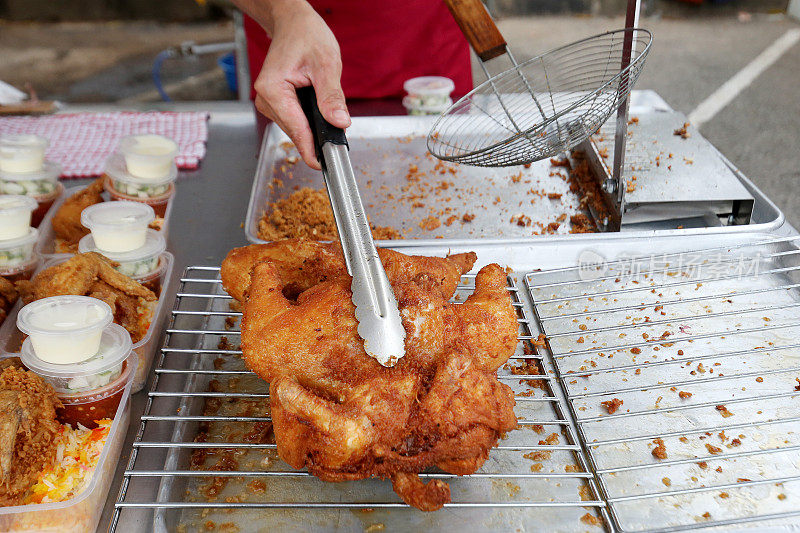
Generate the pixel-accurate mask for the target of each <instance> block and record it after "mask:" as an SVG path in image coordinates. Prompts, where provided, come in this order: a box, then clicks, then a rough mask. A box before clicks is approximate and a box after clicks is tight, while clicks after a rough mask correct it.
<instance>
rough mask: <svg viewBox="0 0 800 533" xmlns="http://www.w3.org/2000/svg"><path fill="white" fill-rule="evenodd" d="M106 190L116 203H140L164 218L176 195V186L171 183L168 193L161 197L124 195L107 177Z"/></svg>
mask: <svg viewBox="0 0 800 533" xmlns="http://www.w3.org/2000/svg"><path fill="white" fill-rule="evenodd" d="M104 185H105V190H106V192H108V195H109V196H110V197H111V200H114V201H119V200H123V201H127V202H140V203H143V204H147V205H149V206H150V207H152V208H153V211H155V214H156V216H157V217H161V218H164V217H166V216H167V206H168V205H169V201H170V200H171V199H172V197H173V196H174V195H175V184H174V183H170V184H169V187H168V188H167V191H166V192H165V193H164V194H162V195H159V196H150V197H144V198H142V197H140V196H130V195H128V194H123V193H121V192H119V191H117V190H116V189H115V188H114V185H113V182H112V180H111V178H110V177H109V176H108V175H106V179H105V182H104Z"/></svg>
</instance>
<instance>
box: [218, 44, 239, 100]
mask: <svg viewBox="0 0 800 533" xmlns="http://www.w3.org/2000/svg"><path fill="white" fill-rule="evenodd" d="M217 64H218V65H219V66H220V68H221V69H222V71H223V72H224V73H225V80H226V81H227V82H228V88H229V89H230V90H231V92H232V93H238V92H239V83H238V82H237V81H236V56H234V54H233V52H230V53H228V54H225V55H224V56H221V57H220V58H219V59H217Z"/></svg>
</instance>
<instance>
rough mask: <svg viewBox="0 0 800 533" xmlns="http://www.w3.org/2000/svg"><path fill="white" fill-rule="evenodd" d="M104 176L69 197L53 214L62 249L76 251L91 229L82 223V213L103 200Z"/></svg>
mask: <svg viewBox="0 0 800 533" xmlns="http://www.w3.org/2000/svg"><path fill="white" fill-rule="evenodd" d="M102 192H103V178H97V179H96V180H94V181H93V182H92V183H90V184H89V186H88V187H86V188H85V189H83V190H81V191H78V192H76V193H75V194H73V195H72V196H70V197H69V198H67V199H66V200H65V201H64V203H63V204H61V207H59V208H58V211H56V213H55V215H53V222H52V223H53V231H54V232H55V234H56V237H57V238H58V239H59V240H60V243H59V246H60V248H61V249H62V251H75V249H76V248H77V246H78V241H80V240H81V239H82V238H83V237H84V236H86V235H89V230H88V229H87V228H86V227H84V226H83V224H81V213H82V212H83V210H84V209H86V208H87V207H89V206H90V205H94V204H99V203H100V202H102V201H103V197H102V196H101V193H102Z"/></svg>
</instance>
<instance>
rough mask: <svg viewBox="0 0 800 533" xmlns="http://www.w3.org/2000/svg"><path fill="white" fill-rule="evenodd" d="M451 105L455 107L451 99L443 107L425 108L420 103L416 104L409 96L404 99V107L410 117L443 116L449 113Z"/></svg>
mask: <svg viewBox="0 0 800 533" xmlns="http://www.w3.org/2000/svg"><path fill="white" fill-rule="evenodd" d="M451 105H453V101H452V100H451V99H450V98H448V99H447V100H445V102H444V103H443V104H441V105H435V106H424V105H420V104H419V103H418V102H414V101H413V100H411V98H410V97H408V96H405V97H403V107H405V108H406V111H408V114H409V115H441V114H442V113H444V112H445V111H447V109H448V108H449V107H450V106H451Z"/></svg>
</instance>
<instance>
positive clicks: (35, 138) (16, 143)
mask: <svg viewBox="0 0 800 533" xmlns="http://www.w3.org/2000/svg"><path fill="white" fill-rule="evenodd" d="M49 145H50V141H49V140H47V138H46V137H42V136H41V135H36V134H33V133H15V134H8V135H0V149H2V150H20V151H23V150H28V149H30V148H38V149H40V150H44V149H46V148H47V147H48V146H49Z"/></svg>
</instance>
